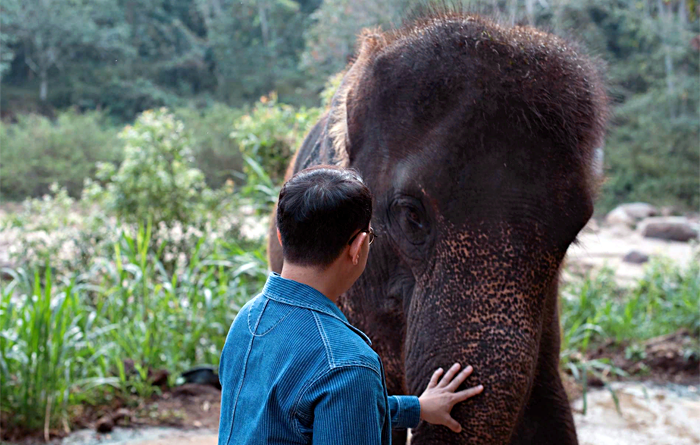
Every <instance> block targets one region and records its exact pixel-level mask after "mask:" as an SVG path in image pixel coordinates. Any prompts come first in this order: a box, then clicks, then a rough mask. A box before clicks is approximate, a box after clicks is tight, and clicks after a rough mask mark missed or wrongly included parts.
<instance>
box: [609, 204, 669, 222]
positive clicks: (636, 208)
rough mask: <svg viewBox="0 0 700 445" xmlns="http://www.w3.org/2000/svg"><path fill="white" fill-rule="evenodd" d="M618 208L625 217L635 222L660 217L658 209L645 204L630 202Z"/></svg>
mask: <svg viewBox="0 0 700 445" xmlns="http://www.w3.org/2000/svg"><path fill="white" fill-rule="evenodd" d="M618 208H622V209H624V210H625V212H626V213H627V215H629V216H630V217H631V218H633V219H636V220H640V219H644V218H649V217H651V216H659V215H660V213H659V209H657V208H656V207H654V206H653V205H651V204H647V203H645V202H631V203H629V204H622V205H621V206H620V207H618Z"/></svg>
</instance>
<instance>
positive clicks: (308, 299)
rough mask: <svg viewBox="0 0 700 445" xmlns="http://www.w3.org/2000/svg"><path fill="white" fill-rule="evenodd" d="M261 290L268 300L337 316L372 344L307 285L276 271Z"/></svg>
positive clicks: (326, 299)
mask: <svg viewBox="0 0 700 445" xmlns="http://www.w3.org/2000/svg"><path fill="white" fill-rule="evenodd" d="M262 292H263V295H264V296H265V297H267V298H269V299H270V300H275V301H279V302H280V303H284V304H289V305H291V306H297V307H303V308H306V309H311V310H312V311H316V312H320V313H322V314H326V315H329V316H331V317H333V318H337V319H338V320H340V321H342V322H343V323H345V325H347V326H348V327H349V328H350V329H352V330H353V331H355V332H356V333H357V334H358V335H359V336H360V337H362V339H363V340H365V341H366V342H367V344H369V345H371V344H372V341H370V339H369V337H367V336H366V335H365V333H364V332H362V331H361V330H359V329H357V328H356V327H355V326H353V325H351V324H350V322H348V319H347V318H346V317H345V314H343V313H342V312H341V311H340V309H339V308H338V306H336V305H335V303H333V302H332V301H331V300H330V299H329V298H328V297H326V296H325V295H323V294H322V293H321V292H319V291H318V290H316V289H314V288H313V287H311V286H309V285H306V284H303V283H299V282H297V281H294V280H288V279H286V278H282V277H281V276H280V275H279V274H278V273H277V272H270V275H269V276H268V277H267V282H266V283H265V287H264V288H263V291H262Z"/></svg>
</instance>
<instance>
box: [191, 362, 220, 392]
mask: <svg viewBox="0 0 700 445" xmlns="http://www.w3.org/2000/svg"><path fill="white" fill-rule="evenodd" d="M216 371H217V368H216V367H215V366H211V365H201V366H197V367H194V368H192V369H188V370H187V371H184V372H183V373H182V378H183V379H184V380H185V383H199V384H202V385H211V386H213V387H214V388H216V389H221V383H219V376H218V375H217V374H216Z"/></svg>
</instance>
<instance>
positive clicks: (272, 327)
mask: <svg viewBox="0 0 700 445" xmlns="http://www.w3.org/2000/svg"><path fill="white" fill-rule="evenodd" d="M297 309H298V308H296V307H295V308H292V309H291V310H290V311H289V312H287V313H286V314H285V315H284V317H282V318H280V319H279V320H277V323H275V324H273V325H272V326H270V328H268V329H267V330H266V331H265V332H262V333H260V334H256V333H254V332H251V334H253V336H254V337H262V336H263V335H266V334H268V333H269V332H270V331H272V330H273V329H275V327H277V325H278V324H280V323H282V321H283V320H284V319H285V318H287V317H289V314H291V313H292V312H294V311H296V310H297Z"/></svg>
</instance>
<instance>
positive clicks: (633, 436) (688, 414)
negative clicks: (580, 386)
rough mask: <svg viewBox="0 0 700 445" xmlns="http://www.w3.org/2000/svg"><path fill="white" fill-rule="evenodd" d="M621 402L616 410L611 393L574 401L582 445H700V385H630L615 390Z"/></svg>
mask: <svg viewBox="0 0 700 445" xmlns="http://www.w3.org/2000/svg"><path fill="white" fill-rule="evenodd" d="M613 389H614V390H615V392H616V394H617V397H618V399H619V401H620V411H621V413H622V414H618V412H617V410H616V409H615V402H614V401H613V398H612V395H611V394H610V392H609V391H608V390H606V389H596V390H594V391H590V392H589V393H588V411H587V413H586V415H585V416H584V415H583V414H581V413H580V410H581V409H582V408H583V400H582V399H579V400H577V401H575V402H574V404H573V408H574V420H575V422H576V429H577V431H578V437H579V442H580V444H581V445H694V444H700V395H699V394H698V386H679V385H663V386H659V385H653V384H650V383H638V382H625V383H617V384H614V385H613ZM577 411H579V412H577Z"/></svg>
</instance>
